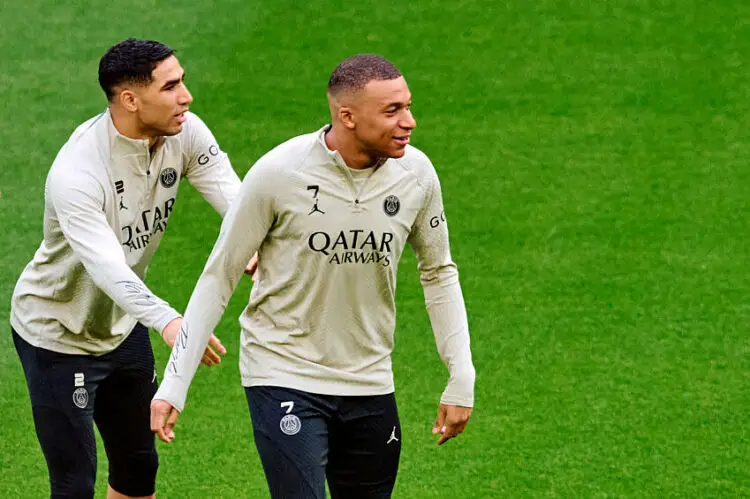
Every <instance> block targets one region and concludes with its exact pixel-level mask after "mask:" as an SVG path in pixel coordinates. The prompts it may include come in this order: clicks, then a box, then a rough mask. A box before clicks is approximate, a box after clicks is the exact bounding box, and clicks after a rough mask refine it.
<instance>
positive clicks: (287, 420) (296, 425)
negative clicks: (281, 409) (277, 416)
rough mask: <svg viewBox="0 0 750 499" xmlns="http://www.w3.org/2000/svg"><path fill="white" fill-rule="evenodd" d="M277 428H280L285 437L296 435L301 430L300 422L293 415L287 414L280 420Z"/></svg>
mask: <svg viewBox="0 0 750 499" xmlns="http://www.w3.org/2000/svg"><path fill="white" fill-rule="evenodd" d="M279 427H280V428H281V431H283V432H284V433H285V434H287V435H296V434H297V433H299V430H300V429H301V428H302V421H300V420H299V418H298V417H297V416H295V415H294V414H287V415H286V416H284V417H283V418H281V422H280V423H279Z"/></svg>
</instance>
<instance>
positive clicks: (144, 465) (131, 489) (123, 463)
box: [109, 450, 159, 497]
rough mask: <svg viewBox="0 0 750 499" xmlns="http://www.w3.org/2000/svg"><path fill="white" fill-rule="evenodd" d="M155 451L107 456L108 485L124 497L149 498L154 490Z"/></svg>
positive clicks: (156, 461) (156, 456) (156, 459)
mask: <svg viewBox="0 0 750 499" xmlns="http://www.w3.org/2000/svg"><path fill="white" fill-rule="evenodd" d="M158 468H159V456H158V455H157V453H156V450H150V451H141V452H136V453H132V454H131V455H123V456H109V485H110V486H111V487H112V488H113V489H115V490H116V491H117V492H119V493H120V494H124V495H126V496H135V497H142V496H149V495H151V494H153V493H154V490H155V488H156V471H157V470H158Z"/></svg>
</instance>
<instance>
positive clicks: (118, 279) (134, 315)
mask: <svg viewBox="0 0 750 499" xmlns="http://www.w3.org/2000/svg"><path fill="white" fill-rule="evenodd" d="M186 118H187V119H186V120H185V122H184V124H183V129H182V131H181V132H180V133H179V134H177V135H174V136H168V137H163V138H161V139H159V141H157V143H156V145H155V146H154V147H153V148H149V142H148V140H134V139H130V138H128V137H125V136H123V135H121V134H120V133H119V132H118V131H117V129H116V128H115V126H114V124H113V122H112V117H111V115H110V113H109V110H107V111H105V112H104V113H102V114H100V115H98V116H96V117H94V118H91V119H90V120H88V121H86V122H85V123H83V124H82V125H80V126H79V127H78V128H77V129H76V130H75V132H74V133H73V135H72V136H71V137H70V139H69V140H68V141H67V142H66V143H65V145H64V146H63V147H62V149H60V152H59V153H58V154H57V157H56V158H55V161H54V163H53V164H52V167H51V168H50V171H49V174H48V176H47V182H46V186H45V191H44V200H45V207H44V239H43V241H42V244H41V245H40V246H39V249H38V250H37V251H36V254H35V255H34V258H33V260H32V261H31V262H30V263H29V264H28V265H27V266H26V268H25V269H24V270H23V273H22V274H21V276H20V278H19V280H18V282H17V284H16V288H15V291H14V293H13V298H12V302H11V316H10V319H11V325H12V326H13V329H15V330H16V331H17V332H18V334H19V335H20V336H21V337H23V338H24V339H25V340H26V341H27V342H29V343H31V344H32V345H34V346H37V347H42V348H45V349H48V350H53V351H56V352H61V353H67V354H90V355H100V354H104V353H107V352H110V351H112V350H114V349H115V348H116V347H117V346H118V345H119V344H120V343H122V341H124V340H125V338H126V337H127V335H128V334H129V333H130V331H131V330H132V329H133V327H134V326H135V323H136V321H140V322H141V323H143V324H145V325H146V326H148V327H150V328H153V329H155V330H157V331H161V330H162V329H163V328H164V326H166V324H167V323H169V321H171V320H172V319H175V318H176V317H179V314H178V313H177V312H176V311H175V310H174V309H173V308H172V307H170V306H169V305H168V304H167V303H166V302H165V301H163V300H161V299H159V298H158V297H156V296H155V295H154V294H153V293H152V292H151V291H150V290H149V289H148V288H147V287H146V286H145V284H144V283H143V279H144V276H145V274H146V268H147V267H148V264H149V262H150V261H151V258H152V256H153V255H154V252H155V251H156V249H157V247H158V246H159V243H160V241H161V238H162V236H163V235H164V231H165V230H166V228H167V223H168V222H169V217H170V215H171V214H172V212H173V210H174V206H175V200H176V199H177V188H178V185H179V180H180V179H181V178H183V177H185V178H187V179H188V181H190V183H191V184H192V185H193V186H194V187H195V188H196V189H197V190H198V191H199V192H200V193H201V195H202V196H203V197H204V198H205V199H206V200H207V201H208V202H209V203H210V204H211V205H212V206H213V207H214V208H215V209H216V211H218V212H219V213H220V214H221V215H222V216H223V215H224V214H225V213H226V211H227V209H228V208H229V204H230V203H231V201H232V200H233V199H234V197H235V196H236V194H237V192H238V191H239V188H240V179H239V177H238V176H237V174H236V173H235V172H234V170H233V169H232V165H231V164H230V162H229V159H228V158H227V155H226V154H225V153H223V152H222V151H221V150H220V149H219V146H218V144H217V143H216V140H215V139H214V137H213V135H212V134H211V131H210V130H209V129H208V127H207V126H206V125H205V124H204V123H203V121H201V120H200V118H198V117H197V116H196V115H194V114H192V113H187V114H186Z"/></svg>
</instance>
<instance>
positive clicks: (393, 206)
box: [383, 195, 401, 217]
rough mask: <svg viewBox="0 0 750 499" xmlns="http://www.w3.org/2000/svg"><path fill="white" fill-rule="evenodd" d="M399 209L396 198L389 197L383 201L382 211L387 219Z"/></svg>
mask: <svg viewBox="0 0 750 499" xmlns="http://www.w3.org/2000/svg"><path fill="white" fill-rule="evenodd" d="M400 208H401V201H399V200H398V198H397V197H396V196H393V195H390V196H388V197H387V198H385V201H383V211H384V212H385V214H386V215H388V216H389V217H392V216H393V215H395V214H396V213H398V210H399V209H400Z"/></svg>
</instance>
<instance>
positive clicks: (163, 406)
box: [151, 399, 180, 443]
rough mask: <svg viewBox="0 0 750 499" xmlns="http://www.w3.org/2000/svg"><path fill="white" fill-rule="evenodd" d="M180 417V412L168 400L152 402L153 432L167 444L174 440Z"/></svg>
mask: <svg viewBox="0 0 750 499" xmlns="http://www.w3.org/2000/svg"><path fill="white" fill-rule="evenodd" d="M179 416H180V411H178V410H177V409H175V408H174V407H172V404H170V403H169V402H167V401H166V400H157V399H154V400H152V401H151V431H153V432H154V433H156V435H157V436H158V437H159V439H161V440H163V441H165V442H167V443H169V442H171V441H172V440H173V439H174V425H175V424H176V423H177V418H178V417H179Z"/></svg>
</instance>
